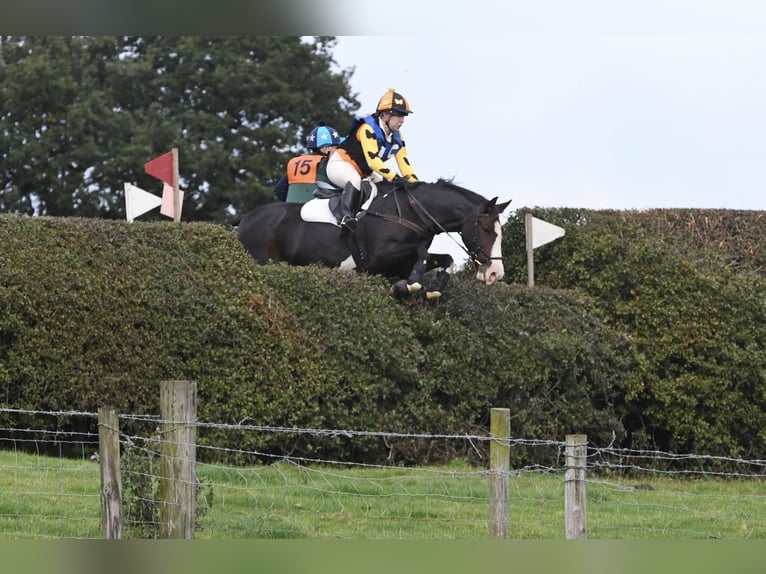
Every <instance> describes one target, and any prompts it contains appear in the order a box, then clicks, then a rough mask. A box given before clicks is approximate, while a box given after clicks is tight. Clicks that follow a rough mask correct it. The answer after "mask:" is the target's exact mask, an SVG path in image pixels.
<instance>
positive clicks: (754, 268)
mask: <svg viewBox="0 0 766 574" xmlns="http://www.w3.org/2000/svg"><path fill="white" fill-rule="evenodd" d="M526 211H528V212H531V213H532V214H533V215H535V216H536V217H539V218H541V219H543V220H545V221H549V222H550V223H553V224H556V225H560V226H562V227H564V228H565V230H566V235H565V237H564V239H562V240H559V241H556V242H553V243H550V244H548V245H545V246H543V247H540V248H538V249H537V250H536V251H535V275H536V282H537V283H539V284H542V285H545V286H548V287H550V288H553V289H557V290H560V289H565V290H572V291H576V292H578V293H580V294H582V295H583V296H585V297H587V298H588V299H589V300H590V301H592V302H593V304H594V306H595V307H596V309H597V310H598V313H599V316H600V317H602V319H603V321H604V322H605V323H606V324H608V325H609V327H610V328H611V329H613V330H615V331H618V332H620V333H622V334H623V335H624V336H625V337H626V338H627V339H628V340H630V341H631V342H632V344H633V347H634V348H635V350H636V352H637V353H638V361H639V362H638V369H637V371H636V372H635V373H631V374H629V375H628V379H627V380H626V383H627V388H626V390H627V393H628V394H627V395H626V401H627V403H628V404H629V405H630V408H629V409H628V411H629V412H630V415H629V417H628V418H626V419H625V424H626V430H627V431H628V444H630V445H631V446H632V447H636V448H642V447H652V448H659V449H663V450H669V451H673V452H697V453H706V454H711V455H719V456H728V457H744V458H748V459H752V458H763V456H764V454H765V453H766V282H764V269H765V268H766V267H765V266H764V265H765V264H766V238H765V237H764V235H763V232H762V225H763V217H764V216H763V213H760V212H754V211H726V210H649V211H622V212H618V211H590V210H577V209H561V210H552V209H549V210H545V209H532V210H526ZM526 211H521V212H519V213H517V214H516V216H515V217H514V218H513V219H512V220H511V221H509V222H508V224H507V229H506V233H505V236H504V240H505V242H506V243H505V245H504V254H507V255H508V256H509V259H510V263H511V264H510V267H511V268H512V269H515V270H516V273H515V275H514V277H513V278H512V279H511V280H520V279H521V278H522V271H523V273H524V274H526V264H525V259H523V258H522V254H521V253H519V252H518V250H515V251H514V249H513V246H514V245H518V242H522V243H521V244H522V245H523V234H524V230H523V219H524V215H525V212H526Z"/></svg>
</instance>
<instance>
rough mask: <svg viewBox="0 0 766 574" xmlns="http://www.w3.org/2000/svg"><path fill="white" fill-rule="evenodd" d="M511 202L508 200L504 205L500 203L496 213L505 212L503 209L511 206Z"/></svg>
mask: <svg viewBox="0 0 766 574" xmlns="http://www.w3.org/2000/svg"><path fill="white" fill-rule="evenodd" d="M511 201H512V200H510V199H509V200H508V201H506V202H505V203H501V204H500V205H498V206H497V212H498V213H503V211H505V208H506V207H508V206H509V205H510V204H511Z"/></svg>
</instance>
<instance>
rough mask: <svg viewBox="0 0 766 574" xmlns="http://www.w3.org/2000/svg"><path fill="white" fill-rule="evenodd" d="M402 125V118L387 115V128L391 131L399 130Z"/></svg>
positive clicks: (390, 114)
mask: <svg viewBox="0 0 766 574" xmlns="http://www.w3.org/2000/svg"><path fill="white" fill-rule="evenodd" d="M403 123H404V116H398V115H395V114H392V113H389V114H388V127H390V128H391V129H392V130H393V131H397V130H398V129H399V128H401V127H402V124H403Z"/></svg>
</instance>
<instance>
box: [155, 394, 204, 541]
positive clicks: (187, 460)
mask: <svg viewBox="0 0 766 574" xmlns="http://www.w3.org/2000/svg"><path fill="white" fill-rule="evenodd" d="M160 413H161V417H162V424H161V427H160V431H161V440H160V538H194V516H195V510H196V492H197V474H196V458H197V427H196V423H197V384H196V383H193V382H189V381H163V382H162V384H161V387H160Z"/></svg>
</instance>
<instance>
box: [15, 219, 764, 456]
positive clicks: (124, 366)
mask: <svg viewBox="0 0 766 574" xmlns="http://www.w3.org/2000/svg"><path fill="white" fill-rule="evenodd" d="M537 214H538V216H540V217H542V218H543V219H546V220H548V221H550V222H552V223H556V224H562V225H564V226H565V227H566V229H567V235H566V237H565V238H564V239H562V240H559V241H557V242H554V243H552V244H550V245H548V246H544V247H542V248H539V249H538V250H536V252H535V256H536V276H537V279H536V283H537V286H536V287H535V288H534V289H529V288H527V287H526V267H525V255H524V249H523V245H524V241H523V212H522V213H519V214H517V215H516V216H514V217H513V218H512V219H511V220H510V221H509V222H508V223H507V224H506V226H505V229H504V242H505V245H504V256H505V264H506V270H507V273H508V282H504V283H500V284H498V285H495V286H493V287H490V288H488V287H486V286H484V285H481V284H479V283H478V282H477V281H475V279H474V278H473V269H471V266H472V264H468V265H467V266H466V268H465V269H464V270H462V271H461V272H460V273H458V274H456V275H455V276H454V277H453V279H452V281H451V282H450V284H449V286H448V288H447V289H446V291H445V294H444V296H443V297H442V300H441V302H440V303H439V304H437V305H429V304H426V303H424V302H422V301H420V300H418V299H412V300H408V301H404V302H399V301H396V300H394V299H393V298H392V297H391V296H390V294H389V284H388V282H387V281H386V280H385V279H383V278H380V277H371V276H367V275H363V274H348V273H343V272H340V271H337V270H331V269H324V268H319V267H316V268H315V267H309V268H292V267H289V266H287V265H284V264H280V265H269V266H258V265H256V264H255V262H254V261H253V260H252V259H251V258H250V257H249V256H247V255H246V253H245V252H244V251H243V250H242V248H241V246H240V244H239V243H238V241H237V239H236V236H235V234H234V233H233V231H232V230H231V229H230V228H227V227H224V226H217V225H212V224H203V223H182V224H174V223H172V222H154V223H149V222H133V223H130V224H128V223H125V222H119V221H106V220H97V219H76V218H75V219H66V218H45V217H42V218H24V217H16V216H8V215H3V216H0V242H2V245H3V250H2V252H1V253H0V345H1V346H0V404H2V405H4V406H9V407H14V408H16V407H18V408H23V409H34V410H45V411H57V410H74V411H87V412H95V411H96V410H97V409H98V407H99V406H103V405H110V406H114V407H115V408H117V409H118V410H119V411H120V412H123V413H138V414H156V413H157V412H158V402H159V383H160V381H162V380H168V379H186V380H193V381H196V382H197V384H198V388H199V391H198V392H199V416H200V419H201V420H203V421H206V422H212V423H229V424H236V423H248V424H255V425H267V426H280V427H295V428H303V429H337V430H343V429H349V430H360V431H391V432H392V433H426V434H448V435H453V434H486V433H487V432H488V416H489V410H490V409H491V408H492V407H508V408H510V409H511V416H512V419H511V429H512V434H513V435H514V436H518V437H525V438H537V439H543V440H545V439H549V440H563V438H564V435H565V434H568V433H585V434H587V435H588V436H589V439H590V440H591V441H592V443H593V444H596V445H606V444H609V443H610V442H611V441H612V440H614V441H615V444H617V445H619V446H626V447H636V448H643V447H647V446H651V447H657V448H661V449H671V450H673V449H675V450H679V451H685V452H697V453H708V454H711V455H721V456H745V457H754V458H757V457H761V458H763V455H764V452H766V448H764V445H765V444H766V437H764V431H763V430H762V429H764V428H766V425H764V422H766V421H764V414H763V413H764V412H765V411H766V409H764V406H766V405H764V402H766V401H765V397H764V385H763V381H762V377H763V374H764V373H765V372H766V370H765V369H764V352H763V349H764V348H766V346H765V345H764V343H766V340H765V339H764V335H766V333H764V327H763V325H764V324H765V323H766V322H765V321H764V320H763V319H764V318H765V317H764V308H763V301H764V298H763V294H764V290H763V285H762V279H761V277H760V275H759V273H758V272H757V271H756V270H754V269H752V268H751V267H750V265H751V262H753V261H757V258H755V257H752V256H751V258H750V259H746V258H742V257H740V258H739V259H737V263H736V265H733V264H732V263H731V261H732V259H731V257H730V254H728V253H727V254H726V255H724V254H722V253H721V250H720V249H719V250H718V251H715V250H710V249H709V248H708V247H707V246H706V244H705V242H704V241H701V242H700V241H699V239H698V240H697V243H695V242H691V241H689V240H687V239H685V238H684V237H682V236H678V235H673V234H672V233H664V234H660V233H658V232H657V229H656V225H655V227H654V228H651V229H649V228H648V227H647V226H646V225H643V226H642V225H639V224H637V223H635V222H633V221H632V220H631V219H630V218H629V217H626V216H625V214H623V213H621V212H584V211H576V210H556V211H538V212H537ZM698 243H699V244H698ZM708 251H709V252H708ZM0 417H2V415H0ZM33 418H34V419H35V420H30V419H29V417H26V418H25V417H10V416H6V417H5V419H6V420H0V423H2V425H1V426H3V427H8V426H9V425H19V426H26V425H31V424H34V425H35V426H36V427H40V426H41V425H47V426H48V427H51V428H58V429H67V430H69V429H73V428H77V427H78V425H83V424H84V423H83V422H82V421H83V419H77V418H74V417H61V418H59V419H51V417H43V418H40V419H39V420H37V419H36V418H35V417H33ZM125 424H127V425H128V426H129V425H130V422H126V423H125ZM90 430H93V429H92V428H91V429H90ZM126 432H130V428H127V429H126ZM200 443H201V446H202V448H201V449H200V456H202V457H203V458H206V459H211V460H215V459H222V458H226V459H232V458H235V459H236V456H235V455H232V454H231V451H227V450H222V449H218V448H216V447H226V448H232V447H233V446H234V447H236V448H238V449H242V450H258V451H259V452H262V453H264V454H265V455H273V456H280V455H281V454H284V453H290V454H292V455H305V456H312V457H333V458H336V459H337V458H340V459H343V458H345V459H348V460H354V461H361V462H383V461H389V462H390V461H394V462H400V463H427V462H439V461H444V460H447V459H450V458H452V457H455V456H464V457H468V458H472V457H479V456H485V455H486V452H485V450H486V445H473V446H472V445H470V443H467V442H466V441H462V440H455V441H449V440H444V441H428V440H420V439H407V438H391V439H386V440H382V439H380V438H377V437H355V438H354V439H353V440H351V439H349V438H348V437H346V436H344V435H343V433H337V434H335V435H334V436H333V437H331V438H327V437H326V436H322V437H319V436H317V435H316V434H312V433H303V434H298V433H295V434H288V433H280V434H274V433H271V434H269V433H262V434H258V433H253V432H236V433H235V432H232V431H231V430H222V429H216V428H204V429H202V430H201V437H200ZM474 446H477V447H478V450H477V449H474ZM207 447H210V448H207ZM514 456H515V457H516V458H515V460H514V463H515V464H525V463H529V464H532V463H538V462H544V461H543V457H546V456H550V452H547V453H536V452H534V451H533V450H528V451H526V452H519V453H514Z"/></svg>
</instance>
